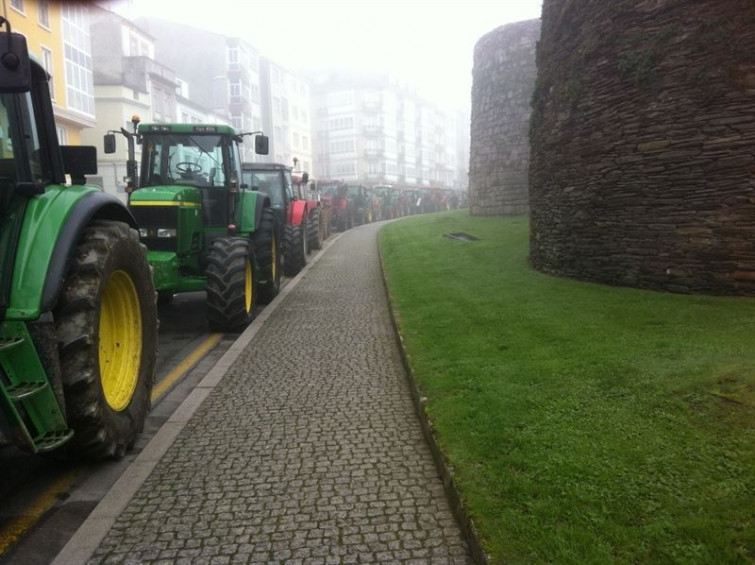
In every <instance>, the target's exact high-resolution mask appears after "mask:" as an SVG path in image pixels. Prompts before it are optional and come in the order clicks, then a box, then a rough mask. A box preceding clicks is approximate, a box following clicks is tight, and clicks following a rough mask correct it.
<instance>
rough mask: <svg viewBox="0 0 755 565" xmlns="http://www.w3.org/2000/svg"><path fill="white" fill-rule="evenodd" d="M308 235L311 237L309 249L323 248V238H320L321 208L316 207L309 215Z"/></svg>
mask: <svg viewBox="0 0 755 565" xmlns="http://www.w3.org/2000/svg"><path fill="white" fill-rule="evenodd" d="M307 231H308V232H309V233H307V236H308V238H309V249H310V251H311V250H312V249H321V248H322V239H321V238H320V209H319V208H315V209H314V210H312V212H310V213H309V215H308V216H307Z"/></svg>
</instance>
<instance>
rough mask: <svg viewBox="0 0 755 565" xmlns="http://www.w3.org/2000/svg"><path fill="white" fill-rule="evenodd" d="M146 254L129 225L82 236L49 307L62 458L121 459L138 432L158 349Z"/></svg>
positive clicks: (96, 226)
mask: <svg viewBox="0 0 755 565" xmlns="http://www.w3.org/2000/svg"><path fill="white" fill-rule="evenodd" d="M155 300H156V294H155V288H154V285H153V283H152V274H151V272H150V268H149V264H148V263H147V256H146V248H145V247H144V246H143V245H141V244H140V243H139V233H138V232H137V231H136V230H134V229H131V228H130V227H129V226H128V225H127V224H125V223H122V222H115V221H96V222H93V223H92V224H91V225H90V226H88V227H87V228H85V230H84V232H83V235H82V237H81V239H80V240H79V242H78V244H77V247H76V249H75V250H74V253H73V255H72V257H71V259H70V261H69V265H68V270H67V275H66V278H65V282H64V284H63V290H62V292H61V295H60V298H59V300H58V303H57V306H56V307H55V311H54V315H55V326H56V331H57V335H58V342H59V351H60V365H61V373H62V378H63V391H64V396H65V406H66V414H67V418H68V425H69V427H70V428H71V429H73V431H74V436H73V438H72V439H71V441H69V442H68V443H67V444H66V445H65V446H64V447H63V448H62V453H63V454H65V455H68V456H72V457H77V458H86V459H103V458H116V459H117V458H120V457H122V456H123V455H124V454H125V453H126V451H128V450H129V449H131V448H132V447H133V445H134V442H135V441H136V438H137V436H138V435H139V433H140V432H141V431H142V429H143V428H144V420H145V418H146V416H147V412H149V409H150V404H151V400H150V395H151V393H152V385H153V383H154V378H155V359H156V349H157V306H156V303H155Z"/></svg>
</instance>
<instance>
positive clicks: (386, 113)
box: [310, 71, 466, 188]
mask: <svg viewBox="0 0 755 565" xmlns="http://www.w3.org/2000/svg"><path fill="white" fill-rule="evenodd" d="M310 80H311V82H312V100H313V108H314V131H315V147H316V149H315V162H316V167H315V174H316V175H317V176H318V177H319V178H335V179H342V180H346V181H354V182H360V183H364V184H368V185H376V184H394V185H398V186H428V187H429V186H433V187H440V188H458V179H459V178H460V177H461V176H462V175H463V176H466V163H465V162H460V161H459V152H458V143H459V140H458V135H459V131H460V130H459V128H458V126H457V124H456V120H457V119H458V117H457V114H456V113H453V112H447V111H445V110H444V109H442V108H440V107H438V106H437V105H435V104H433V103H432V102H430V101H428V100H426V99H424V98H422V97H421V96H419V95H418V93H417V92H416V90H415V89H414V87H412V86H411V85H409V84H406V83H402V82H400V81H398V80H396V79H395V78H393V77H391V76H388V75H381V74H368V73H356V72H352V71H326V72H317V73H312V74H311V76H310ZM461 169H463V173H462V172H461Z"/></svg>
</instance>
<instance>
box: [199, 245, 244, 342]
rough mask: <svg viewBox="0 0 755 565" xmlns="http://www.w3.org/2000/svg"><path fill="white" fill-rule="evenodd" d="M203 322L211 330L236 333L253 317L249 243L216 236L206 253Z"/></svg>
mask: <svg viewBox="0 0 755 565" xmlns="http://www.w3.org/2000/svg"><path fill="white" fill-rule="evenodd" d="M205 289H206V290H207V322H208V324H209V326H210V329H211V330H212V331H216V332H240V331H242V330H243V329H244V328H246V327H247V326H248V325H249V324H250V323H251V321H252V320H253V319H254V308H255V306H256V302H257V281H256V278H255V274H254V257H253V254H252V248H251V243H250V242H249V240H247V239H245V238H241V237H219V238H217V239H215V240H214V241H213V242H212V244H211V245H210V249H209V252H208V254H207V283H206V286H205Z"/></svg>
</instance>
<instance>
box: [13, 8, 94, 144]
mask: <svg viewBox="0 0 755 565" xmlns="http://www.w3.org/2000/svg"><path fill="white" fill-rule="evenodd" d="M2 10H3V12H2V14H3V17H5V18H6V19H7V20H8V21H9V22H10V24H11V26H12V29H13V31H15V32H18V33H21V34H23V35H24V36H26V39H27V43H28V45H29V51H30V52H31V53H32V55H34V56H35V57H36V58H37V60H39V61H40V62H41V63H42V65H43V66H44V67H45V69H46V70H47V72H48V73H50V76H51V81H50V91H51V94H52V102H53V110H54V113H55V123H56V126H57V131H58V138H59V140H60V143H62V144H64V145H65V144H68V145H78V144H80V143H81V141H82V131H83V130H84V129H85V128H89V127H92V126H93V125H94V124H95V105H94V85H93V78H92V48H91V41H90V36H89V12H90V9H89V6H88V5H87V4H85V3H73V2H71V3H60V2H51V1H49V0H2Z"/></svg>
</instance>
